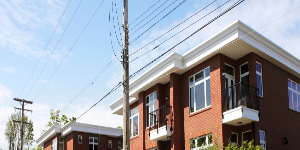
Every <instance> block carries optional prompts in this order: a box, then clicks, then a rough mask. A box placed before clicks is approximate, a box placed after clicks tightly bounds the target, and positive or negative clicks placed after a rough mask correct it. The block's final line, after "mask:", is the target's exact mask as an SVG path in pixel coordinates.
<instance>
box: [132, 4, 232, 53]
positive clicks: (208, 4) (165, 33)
mask: <svg viewBox="0 0 300 150" xmlns="http://www.w3.org/2000/svg"><path fill="white" fill-rule="evenodd" d="M216 1H217V0H214V1H213V2H211V3H210V4H208V5H207V6H205V7H204V8H202V9H200V10H199V11H197V12H196V13H194V14H193V15H192V16H190V17H189V18H187V19H185V20H184V21H182V22H181V23H179V24H177V25H176V26H175V27H173V28H172V29H170V30H168V31H167V32H165V33H164V34H162V35H160V36H159V37H157V38H156V39H154V40H152V41H151V42H149V43H148V44H146V45H145V46H143V47H141V48H139V49H138V50H136V51H134V52H133V53H131V54H130V56H132V55H134V54H135V53H137V52H139V51H140V50H142V49H143V48H145V47H146V46H148V45H150V44H152V43H153V42H155V41H156V40H158V39H159V38H161V37H163V36H164V35H166V34H167V33H169V32H171V31H172V30H174V29H175V28H177V27H178V26H180V25H181V24H183V23H185V22H186V21H188V20H189V19H191V18H192V17H194V16H195V15H197V14H198V13H200V12H201V11H202V10H204V9H206V8H207V7H209V6H210V5H212V4H213V3H214V2H216ZM229 1H230V0H229ZM229 1H227V2H229ZM227 2H226V3H227ZM224 4H225V3H224ZM224 4H223V5H224ZM223 5H221V6H223ZM221 6H220V7H221ZM220 7H218V8H217V9H219V8H220ZM217 9H215V10H217ZM215 10H213V11H215ZM213 11H212V12H213Z"/></svg>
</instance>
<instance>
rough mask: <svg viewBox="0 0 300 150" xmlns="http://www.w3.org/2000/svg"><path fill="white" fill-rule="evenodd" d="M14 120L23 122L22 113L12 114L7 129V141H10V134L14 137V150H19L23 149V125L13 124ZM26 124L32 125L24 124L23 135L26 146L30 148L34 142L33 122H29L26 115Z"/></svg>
mask: <svg viewBox="0 0 300 150" xmlns="http://www.w3.org/2000/svg"><path fill="white" fill-rule="evenodd" d="M13 120H16V121H21V120H22V114H21V112H18V113H14V114H11V116H10V118H9V119H8V122H7V123H6V128H5V132H4V134H5V140H6V141H8V144H9V141H10V134H11V137H12V146H11V147H12V150H17V149H20V148H21V124H20V123H17V122H13ZM24 122H27V123H30V124H24V135H23V142H24V145H26V146H28V147H30V146H31V145H32V143H33V142H34V140H33V136H34V134H33V122H32V120H28V117H27V116H25V115H24Z"/></svg>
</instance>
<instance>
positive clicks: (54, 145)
mask: <svg viewBox="0 0 300 150" xmlns="http://www.w3.org/2000/svg"><path fill="white" fill-rule="evenodd" d="M52 150H57V138H55V139H53V140H52Z"/></svg>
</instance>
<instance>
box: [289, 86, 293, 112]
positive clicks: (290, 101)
mask: <svg viewBox="0 0 300 150" xmlns="http://www.w3.org/2000/svg"><path fill="white" fill-rule="evenodd" d="M289 107H290V108H291V109H293V95H292V91H291V90H289Z"/></svg>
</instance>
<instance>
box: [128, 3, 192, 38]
mask: <svg viewBox="0 0 300 150" xmlns="http://www.w3.org/2000/svg"><path fill="white" fill-rule="evenodd" d="M176 1H177V0H175V1H173V2H172V3H171V4H170V5H168V6H167V7H166V8H165V9H163V10H162V11H160V12H159V13H158V14H156V15H155V16H154V17H152V18H151V19H150V20H148V21H147V22H146V23H144V24H143V25H142V26H141V27H139V28H138V29H137V30H135V31H133V33H132V34H130V35H129V37H131V36H132V35H134V34H135V33H136V32H138V31H139V30H140V29H141V28H143V27H144V26H145V25H147V24H148V23H149V22H151V21H152V20H153V19H155V18H156V17H157V16H158V15H160V14H161V13H162V12H164V11H165V10H167V9H168V8H169V7H170V6H172V5H173V4H174V3H175V2H176ZM185 1H187V0H183V1H182V2H181V3H179V4H178V5H177V6H176V7H175V8H173V9H172V10H171V11H170V12H169V13H167V15H165V16H164V17H163V18H165V17H166V16H168V15H169V14H170V13H171V12H173V11H174V10H175V9H177V8H178V7H179V6H180V5H181V4H182V3H184V2H185ZM163 18H162V19H163ZM162 19H160V20H162ZM160 20H159V21H160ZM159 21H157V22H156V23H155V24H154V25H156V24H157V23H158V22H159ZM154 25H152V26H151V27H150V28H152V27H153V26H154ZM150 28H149V29H150ZM132 29H133V28H132ZM132 29H130V30H132ZM149 29H148V30H149ZM139 36H141V35H139ZM139 36H138V37H139Z"/></svg>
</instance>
